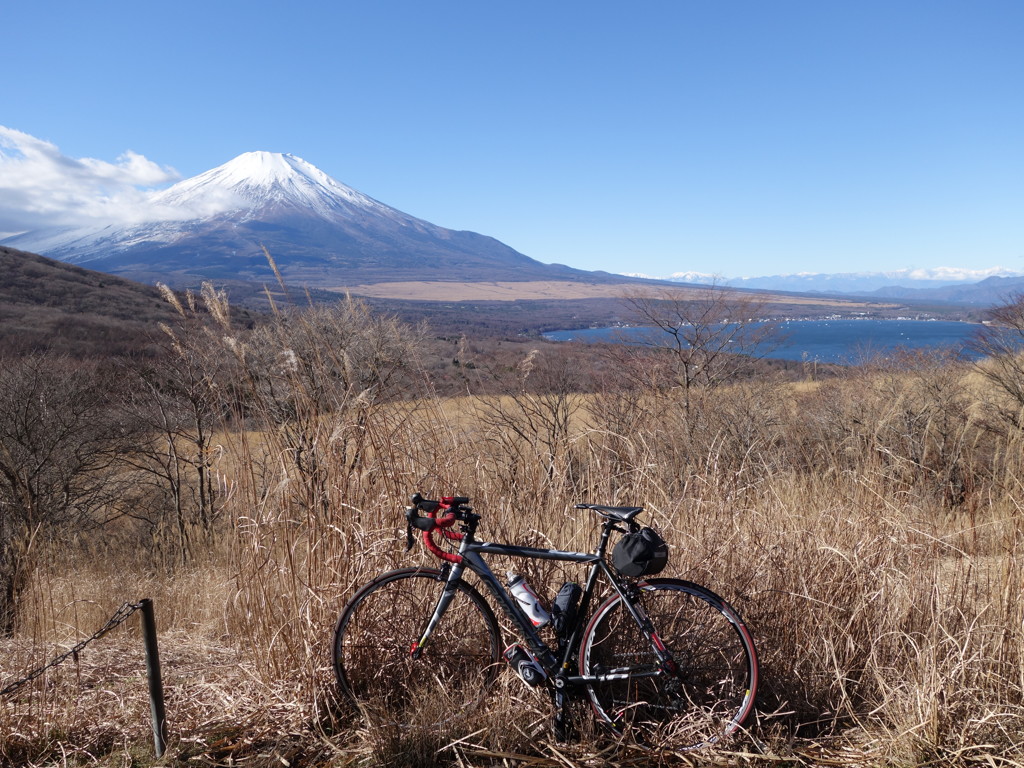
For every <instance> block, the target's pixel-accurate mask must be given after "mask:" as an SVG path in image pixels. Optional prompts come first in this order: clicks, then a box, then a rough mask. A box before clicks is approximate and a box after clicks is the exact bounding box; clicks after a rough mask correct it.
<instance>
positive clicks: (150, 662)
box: [139, 597, 167, 757]
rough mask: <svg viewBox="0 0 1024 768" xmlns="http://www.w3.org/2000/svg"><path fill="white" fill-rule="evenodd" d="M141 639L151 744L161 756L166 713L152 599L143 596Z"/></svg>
mask: <svg viewBox="0 0 1024 768" xmlns="http://www.w3.org/2000/svg"><path fill="white" fill-rule="evenodd" d="M139 604H140V605H141V606H142V639H143V641H144V642H145V644H146V677H148V678H149V705H150V706H149V708H150V712H151V713H152V715H153V746H154V749H155V750H156V756H157V757H163V755H164V749H165V748H166V746H167V713H166V712H165V711H164V683H163V679H162V678H161V676H160V652H159V651H158V650H157V646H156V618H155V616H154V615H153V601H152V600H150V599H149V598H148V597H145V598H143V599H142V600H141V601H140V603H139Z"/></svg>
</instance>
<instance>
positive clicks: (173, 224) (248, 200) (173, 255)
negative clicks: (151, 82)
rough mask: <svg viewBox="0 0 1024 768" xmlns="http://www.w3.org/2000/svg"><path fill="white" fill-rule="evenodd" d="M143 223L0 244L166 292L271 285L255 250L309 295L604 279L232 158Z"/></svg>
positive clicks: (54, 232) (295, 162) (274, 162)
mask: <svg viewBox="0 0 1024 768" xmlns="http://www.w3.org/2000/svg"><path fill="white" fill-rule="evenodd" d="M144 211H145V214H144V216H143V217H142V218H143V220H142V221H138V222H135V223H128V224H125V223H110V224H107V225H101V226H93V227H83V228H60V229H48V230H37V231H33V232H27V233H24V234H20V235H17V236H14V237H10V238H7V239H6V240H3V241H2V243H3V244H4V245H6V246H9V247H12V248H18V249H21V250H24V251H31V252H34V253H40V254H42V255H44V256H49V257H51V258H55V259H60V260H62V261H68V262H72V263H75V264H81V265H85V266H88V267H89V268H90V269H95V270H100V271H104V272H111V273H114V274H119V275H124V276H127V277H131V278H134V279H137V280H142V281H151V280H163V281H166V282H170V283H171V284H176V285H188V284H194V283H196V282H197V281H198V280H201V279H210V278H212V279H243V280H244V279H258V280H266V279H272V278H273V275H272V272H271V268H270V266H269V264H268V262H267V259H266V254H265V253H264V250H263V249H264V247H266V249H267V250H268V251H269V252H270V254H271V255H272V257H273V258H274V261H275V263H276V265H277V267H278V269H279V270H280V271H281V273H282V274H283V275H284V277H285V278H286V279H287V280H289V281H290V282H293V283H295V284H300V285H308V286H312V287H337V286H343V285H353V284H356V283H360V282H373V281H380V280H425V279H433V280H483V279H486V280H526V279H579V278H580V277H581V276H586V277H587V279H589V280H590V281H600V280H602V279H603V278H602V277H601V276H599V275H595V274H593V273H589V272H582V271H580V270H574V269H570V268H569V267H564V266H561V265H546V264H542V263H540V262H538V261H535V260H534V259H531V258H529V257H527V256H524V255H523V254H521V253H519V252H517V251H515V250H513V249H512V248H510V247H508V246H507V245H504V244H503V243H501V242H499V241H497V240H495V239H494V238H491V237H486V236H484V235H479V234H477V233H475V232H462V231H454V230H449V229H445V228H443V227H439V226H436V225H434V224H431V223H429V222H427V221H423V220H421V219H417V218H415V217H413V216H410V215H408V214H405V213H402V212H401V211H399V210H396V209H395V208H391V207H390V206H387V205H385V204H383V203H381V202H378V201H377V200H374V199H372V198H370V197H368V196H366V195H364V194H362V193H360V192H357V191H356V190H354V189H352V188H350V187H347V186H345V185H344V184H342V183H340V182H338V181H335V180H334V179H332V178H331V177H330V176H328V175H327V174H326V173H324V172H323V171H321V170H320V169H318V168H316V167H315V166H313V165H311V164H310V163H307V162H306V161H304V160H302V159H300V158H298V157H295V156H294V155H289V154H278V153H273V152H247V153H245V154H242V155H239V156H238V157H236V158H235V159H234V160H231V161H230V162H228V163H225V164H224V165H221V166H219V167H217V168H214V169H212V170H210V171H206V172H205V173H201V174H199V175H198V176H195V177H193V178H190V179H186V180H184V181H181V182H179V183H177V184H175V185H174V186H172V187H170V188H168V189H166V190H163V191H159V192H156V193H154V194H152V195H151V197H150V198H149V199H148V201H147V205H146V206H145V207H144ZM606 277H607V276H606Z"/></svg>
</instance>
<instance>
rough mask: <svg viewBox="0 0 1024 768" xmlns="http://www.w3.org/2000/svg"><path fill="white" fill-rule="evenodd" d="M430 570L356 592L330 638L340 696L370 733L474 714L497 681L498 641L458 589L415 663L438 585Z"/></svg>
mask: <svg viewBox="0 0 1024 768" xmlns="http://www.w3.org/2000/svg"><path fill="white" fill-rule="evenodd" d="M439 573H440V571H438V570H436V569H433V568H422V569H404V570H400V571H392V572H390V573H386V574H384V575H383V576H381V577H379V578H378V579H376V580H374V581H373V582H371V583H370V584H367V585H366V586H365V587H363V588H362V589H360V590H359V592H357V593H356V595H355V596H354V597H353V598H352V599H351V600H350V601H349V603H348V605H346V606H345V608H344V609H343V610H342V613H341V616H340V618H339V619H338V624H337V627H336V629H335V633H334V672H335V676H336V678H337V682H338V686H339V688H340V690H341V692H342V694H343V695H344V696H345V698H347V699H348V700H349V701H351V702H352V703H353V704H354V705H355V706H356V707H357V709H358V710H359V711H360V713H361V714H362V715H363V716H364V717H365V718H366V719H367V721H368V722H369V723H371V724H373V725H392V726H399V727H403V726H424V727H430V726H434V725H437V724H439V723H444V722H447V721H449V720H452V719H454V718H456V717H458V716H460V715H462V714H464V713H465V712H466V711H467V710H468V709H470V708H472V707H475V706H476V705H477V704H478V703H479V702H480V700H481V698H482V697H483V695H484V693H485V692H486V689H487V687H488V686H489V685H490V684H491V683H492V682H493V681H494V679H495V677H496V675H497V673H498V662H499V659H500V653H501V637H500V632H499V629H498V624H497V621H496V620H495V618H494V614H493V612H492V611H491V609H490V607H489V606H488V605H487V603H486V602H485V601H484V599H483V598H482V597H481V596H480V593H479V592H477V591H476V590H475V589H473V588H472V587H471V586H470V585H468V584H465V583H459V584H458V585H457V591H456V594H455V598H454V599H453V600H452V602H451V604H450V605H449V606H448V609H447V611H445V614H444V616H443V617H442V618H441V621H440V623H439V624H438V625H437V627H435V628H434V631H433V633H432V634H431V636H430V639H429V642H428V643H427V644H426V645H425V646H424V647H423V649H422V651H421V653H420V655H419V656H418V657H417V658H414V657H413V654H412V650H413V648H415V647H416V646H417V645H418V643H419V640H420V638H421V636H422V634H423V631H424V630H425V629H426V626H427V623H428V621H429V620H430V617H431V616H432V614H433V612H434V608H435V607H436V606H437V600H438V597H439V596H440V594H441V591H442V589H443V588H444V582H442V581H438V575H439Z"/></svg>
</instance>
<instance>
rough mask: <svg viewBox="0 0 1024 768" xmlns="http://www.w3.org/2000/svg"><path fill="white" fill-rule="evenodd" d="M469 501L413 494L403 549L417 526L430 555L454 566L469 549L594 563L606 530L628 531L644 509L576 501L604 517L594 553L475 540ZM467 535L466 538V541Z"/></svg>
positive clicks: (601, 551)
mask: <svg viewBox="0 0 1024 768" xmlns="http://www.w3.org/2000/svg"><path fill="white" fill-rule="evenodd" d="M468 502H469V497H467V496H443V497H441V498H440V499H438V500H436V501H432V500H428V499H424V498H423V497H422V496H421V495H420V494H418V493H417V494H414V495H413V497H412V506H409V507H406V508H405V517H406V520H407V521H408V528H407V547H406V550H409V549H412V544H413V535H412V530H413V528H416V529H417V530H419V531H420V532H421V533H422V536H423V544H424V546H425V547H426V548H427V550H428V551H429V552H430V553H431V554H433V555H434V556H435V557H438V558H439V559H441V560H444V561H446V562H449V563H453V564H456V565H458V564H461V563H462V562H463V556H462V554H461V553H462V552H465V551H472V552H476V553H479V554H483V555H487V554H493V555H508V556H512V557H526V558H533V559H539V560H563V561H568V562H578V563H594V562H596V561H598V560H600V559H601V558H602V557H603V554H604V546H605V543H606V542H607V534H608V532H610V531H613V530H618V531H620V532H623V533H624V532H625V531H624V530H623V529H622V528H620V527H619V524H623V525H627V526H629V528H630V529H631V530H634V529H635V527H636V526H637V524H636V523H635V522H634V518H635V517H636V516H637V515H638V514H640V512H642V511H643V507H617V506H610V505H605V504H577V505H576V509H590V510H592V511H594V512H596V513H597V514H598V515H600V516H601V517H603V518H604V523H603V525H604V528H605V535H604V536H603V537H602V539H601V543H600V545H599V546H598V550H597V552H596V553H585V552H569V551H564V550H559V549H540V548H537V547H522V546H516V545H512V544H496V543H493V542H483V541H476V540H475V539H474V535H475V533H476V529H477V525H478V524H479V522H480V515H477V514H475V513H474V512H473V508H472V507H470V506H469V505H468ZM420 512H425V513H426V516H425V517H424V516H421V515H420ZM456 522H458V523H461V525H460V529H461V530H460V531H455V530H452V528H453V527H454V525H455V523H456ZM437 534H440V535H441V536H442V537H443V538H445V539H448V540H449V541H454V542H460V546H459V553H453V552H446V551H445V550H443V549H442V548H441V547H440V546H439V545H438V543H437V541H436V540H435V538H434V537H435V535H437ZM467 536H468V540H465V539H466V537H467Z"/></svg>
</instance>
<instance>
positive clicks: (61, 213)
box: [0, 125, 179, 234]
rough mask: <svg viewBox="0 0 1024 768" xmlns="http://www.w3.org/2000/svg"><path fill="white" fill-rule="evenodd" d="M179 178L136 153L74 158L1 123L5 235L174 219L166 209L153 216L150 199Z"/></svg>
mask: <svg viewBox="0 0 1024 768" xmlns="http://www.w3.org/2000/svg"><path fill="white" fill-rule="evenodd" d="M178 178H179V174H178V173H177V171H175V170H174V169H173V168H169V167H167V166H160V165H157V164H156V163H154V162H153V161H151V160H148V159H146V158H145V157H143V156H142V155H140V154H138V153H136V152H132V151H131V150H128V151H126V152H125V153H124V154H122V155H121V156H120V157H118V158H117V160H116V161H115V162H113V163H110V162H107V161H105V160H96V159H93V158H82V159H75V158H71V157H67V156H65V155H63V154H61V152H60V150H59V149H58V148H57V146H55V145H54V144H51V143H50V142H48V141H43V140H42V139H37V138H36V137H34V136H30V135H29V134H27V133H24V132H22V131H18V130H15V129H13V128H7V127H4V126H2V125H0V233H7V234H13V233H17V232H24V231H26V230H31V229H38V228H40V227H49V226H85V225H89V224H101V223H102V224H109V223H118V224H123V223H130V222H135V221H144V220H146V219H152V218H170V216H169V212H167V211H164V212H163V215H157V216H154V211H153V209H152V207H151V205H150V203H149V195H150V192H151V190H152V189H153V188H155V187H158V186H162V185H166V184H169V183H170V182H172V181H175V180H177V179H178Z"/></svg>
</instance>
